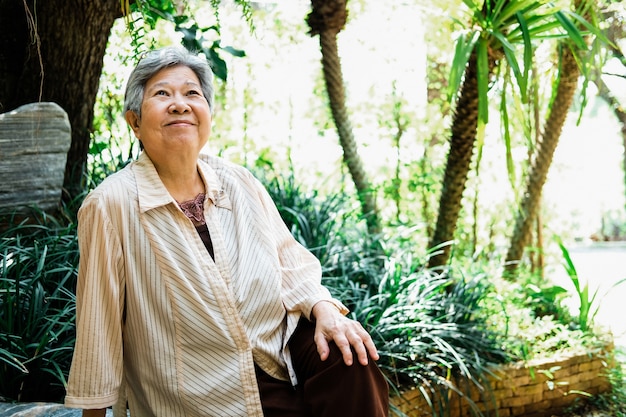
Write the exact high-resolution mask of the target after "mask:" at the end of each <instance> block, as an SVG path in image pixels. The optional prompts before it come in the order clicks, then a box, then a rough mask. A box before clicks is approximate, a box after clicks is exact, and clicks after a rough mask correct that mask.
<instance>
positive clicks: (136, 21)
mask: <svg viewBox="0 0 626 417" xmlns="http://www.w3.org/2000/svg"><path fill="white" fill-rule="evenodd" d="M235 3H236V4H237V5H238V6H240V8H241V10H242V15H243V17H244V18H245V20H246V21H247V22H248V23H249V25H250V29H251V30H252V29H253V27H254V26H253V24H252V9H251V6H250V2H249V1H247V0H237V1H235ZM220 4H221V0H211V6H212V7H213V9H214V11H215V17H216V24H215V25H211V26H209V27H201V26H200V25H199V24H198V22H197V21H196V20H195V19H194V18H193V12H192V11H191V10H189V9H188V7H183V8H181V7H178V6H177V4H176V3H175V2H174V1H172V0H141V1H136V2H133V3H132V4H130V6H128V7H127V9H126V10H129V11H130V12H131V13H128V14H127V15H126V24H127V27H128V31H129V33H130V34H131V39H132V44H133V47H134V50H135V51H136V54H137V56H139V55H140V54H141V53H142V52H145V51H147V50H151V49H153V48H154V42H150V44H149V45H146V42H147V40H146V30H147V29H149V30H154V29H155V27H156V25H157V22H159V21H160V20H164V21H167V22H169V23H171V24H173V25H174V29H175V30H176V31H177V32H179V33H180V34H181V35H182V40H181V42H182V44H183V46H185V47H186V48H187V49H189V50H191V51H194V52H197V53H202V54H204V56H205V57H206V59H207V61H208V62H209V65H210V66H211V69H212V70H213V73H214V74H215V76H216V77H217V78H219V79H221V80H223V81H226V79H227V77H228V68H227V66H226V61H224V59H223V57H222V53H224V52H225V53H228V54H230V55H232V56H236V57H243V56H245V52H244V51H243V50H241V49H237V48H234V47H232V46H224V45H222V41H221V40H220V38H219V37H220V25H219V6H220ZM185 6H188V5H185ZM133 13H134V18H133ZM209 34H211V35H209Z"/></svg>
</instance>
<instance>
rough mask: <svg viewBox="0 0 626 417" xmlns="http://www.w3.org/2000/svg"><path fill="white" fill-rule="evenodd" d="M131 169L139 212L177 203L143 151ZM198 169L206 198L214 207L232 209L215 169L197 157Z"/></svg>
mask: <svg viewBox="0 0 626 417" xmlns="http://www.w3.org/2000/svg"><path fill="white" fill-rule="evenodd" d="M132 171H133V173H134V175H135V179H136V181H137V195H138V198H139V210H140V212H141V213H144V212H146V211H148V210H151V209H153V208H156V207H160V206H164V205H167V204H177V203H176V200H174V198H173V197H172V196H171V195H170V193H169V192H168V191H167V188H165V185H163V182H162V181H161V178H160V177H159V174H158V173H157V171H156V168H155V167H154V164H153V163H152V161H151V160H150V158H149V157H148V155H147V154H146V153H145V152H142V153H141V154H140V155H139V158H137V161H135V163H134V164H133V166H132ZM198 171H199V172H200V176H201V177H202V180H203V181H204V184H205V191H206V198H207V199H208V200H210V201H211V202H212V203H213V204H214V205H215V206H216V207H220V208H224V209H228V210H232V205H231V202H230V199H229V198H228V194H226V192H225V191H224V187H223V186H222V183H221V181H220V179H219V178H218V176H217V174H216V173H215V170H214V169H213V168H211V167H210V166H209V165H208V164H207V163H206V162H204V161H203V160H201V159H198Z"/></svg>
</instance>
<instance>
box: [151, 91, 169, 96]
mask: <svg viewBox="0 0 626 417" xmlns="http://www.w3.org/2000/svg"><path fill="white" fill-rule="evenodd" d="M154 95H155V96H166V95H167V91H165V90H158V91H157V92H156V93H155V94H154Z"/></svg>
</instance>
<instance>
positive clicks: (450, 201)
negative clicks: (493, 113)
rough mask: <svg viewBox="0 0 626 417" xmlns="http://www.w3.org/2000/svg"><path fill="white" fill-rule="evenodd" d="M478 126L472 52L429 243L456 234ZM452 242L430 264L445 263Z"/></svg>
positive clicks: (474, 56)
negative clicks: (433, 228)
mask: <svg viewBox="0 0 626 417" xmlns="http://www.w3.org/2000/svg"><path fill="white" fill-rule="evenodd" d="M477 127H478V76H477V67H476V54H472V56H471V57H470V60H469V62H468V64H467V68H466V70H465V81H464V82H463V86H462V88H461V93H460V96H459V100H458V102H457V106H456V110H455V112H454V118H453V121H452V128H451V136H450V148H449V150H448V158H447V161H446V170H445V173H444V178H443V189H442V191H441V196H440V198H439V213H438V216H437V223H436V226H435V231H434V233H433V237H432V239H431V242H430V245H429V247H431V248H434V247H435V246H438V245H441V244H444V243H446V242H450V241H452V240H453V238H454V231H455V230H456V225H457V220H458V218H459V213H460V211H461V203H462V198H463V191H464V190H465V183H466V181H467V175H468V173H469V169H470V163H471V161H472V154H473V152H474V142H475V141H476V133H477V132H476V130H477ZM450 249H451V246H450V245H447V244H446V245H444V246H443V247H442V248H441V250H440V251H438V252H437V253H435V254H434V255H433V256H432V257H431V258H430V259H429V261H428V266H429V267H431V268H432V267H438V266H443V265H445V264H446V263H447V262H448V259H449V258H450Z"/></svg>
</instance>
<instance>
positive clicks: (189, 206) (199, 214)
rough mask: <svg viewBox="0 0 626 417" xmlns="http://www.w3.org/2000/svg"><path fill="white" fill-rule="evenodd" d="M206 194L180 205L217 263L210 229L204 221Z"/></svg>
mask: <svg viewBox="0 0 626 417" xmlns="http://www.w3.org/2000/svg"><path fill="white" fill-rule="evenodd" d="M204 197H205V194H204V193H200V194H198V195H197V196H196V198H194V199H193V200H188V201H183V202H182V203H178V206H179V207H180V209H181V210H182V211H183V213H185V216H187V217H188V218H189V220H191V221H192V223H193V225H194V226H195V227H196V230H197V231H198V235H200V239H202V243H204V246H205V247H206V249H207V251H209V255H211V258H213V260H214V261H215V254H214V253H213V242H211V235H210V234H209V228H208V227H207V225H206V220H205V219H204Z"/></svg>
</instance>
